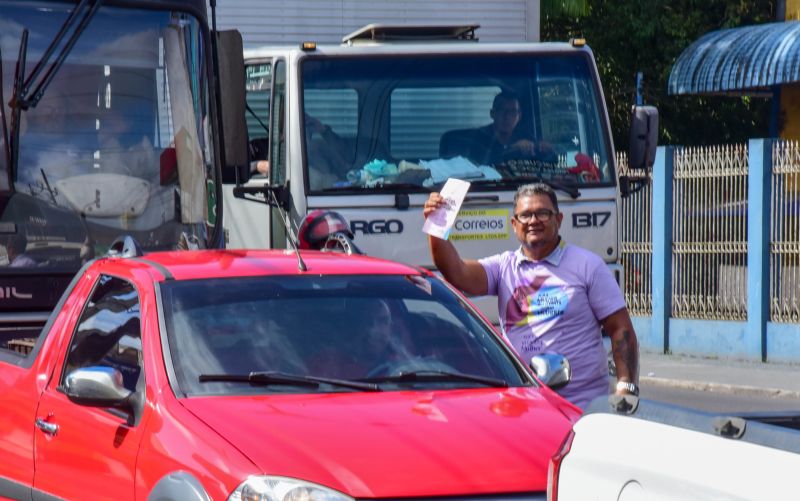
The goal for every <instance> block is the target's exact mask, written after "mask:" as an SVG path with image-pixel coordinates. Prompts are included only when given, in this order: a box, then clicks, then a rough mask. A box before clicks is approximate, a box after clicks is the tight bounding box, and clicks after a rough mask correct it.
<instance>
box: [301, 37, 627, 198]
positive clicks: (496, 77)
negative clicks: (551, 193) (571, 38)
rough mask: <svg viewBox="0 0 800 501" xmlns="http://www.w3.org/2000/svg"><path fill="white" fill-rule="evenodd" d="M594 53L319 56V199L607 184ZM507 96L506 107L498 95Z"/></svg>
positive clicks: (313, 89) (308, 64)
mask: <svg viewBox="0 0 800 501" xmlns="http://www.w3.org/2000/svg"><path fill="white" fill-rule="evenodd" d="M590 65H591V60H590V58H589V57H588V56H587V54H586V53H583V52H577V51H576V52H573V53H565V52H559V53H558V54H557V55H555V54H552V53H551V54H546V53H545V54H542V53H537V54H510V53H496V54H471V55H453V54H449V55H447V56H442V55H429V56H407V55H406V56H397V55H392V56H381V57H378V56H371V57H327V58H324V59H323V58H322V57H317V56H313V55H309V56H308V58H307V59H306V60H304V62H303V63H302V66H301V75H302V86H303V92H302V98H303V107H304V112H305V114H304V118H305V130H306V141H305V159H306V164H307V168H308V179H309V187H310V189H311V191H313V192H326V193H329V192H336V191H348V190H354V189H357V190H359V191H363V190H365V189H367V190H386V189H389V190H393V191H397V190H410V191H415V189H416V191H421V190H423V189H435V188H436V187H437V186H439V185H440V183H442V182H444V181H445V180H446V179H447V178H449V177H458V178H462V179H466V180H469V181H472V182H473V188H472V190H473V191H475V190H481V189H486V190H491V189H498V187H499V188H504V189H508V187H509V185H514V186H515V185H517V184H519V183H520V182H522V181H531V180H534V179H537V178H541V179H542V180H544V181H546V182H547V181H549V182H553V183H557V184H559V185H562V186H568V187H584V186H593V185H594V186H596V185H610V184H611V183H613V180H614V171H613V162H612V160H611V159H610V158H609V153H610V151H611V149H610V138H609V137H608V134H607V126H606V117H605V113H604V112H603V108H602V106H601V103H602V101H601V96H600V93H599V88H598V86H597V83H596V82H595V81H594V79H593V78H592V74H593V73H592V71H591V69H590ZM498 96H499V97H498Z"/></svg>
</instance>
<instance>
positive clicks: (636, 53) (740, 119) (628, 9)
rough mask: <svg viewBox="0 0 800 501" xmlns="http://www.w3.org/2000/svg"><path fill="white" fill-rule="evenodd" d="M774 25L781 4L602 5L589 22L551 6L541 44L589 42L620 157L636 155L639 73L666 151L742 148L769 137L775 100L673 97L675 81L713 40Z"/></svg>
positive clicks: (673, 0)
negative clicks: (714, 34)
mask: <svg viewBox="0 0 800 501" xmlns="http://www.w3.org/2000/svg"><path fill="white" fill-rule="evenodd" d="M774 20H775V2H774V0H769V1H768V0H702V1H700V0H613V1H607V0H606V1H602V0H601V1H592V2H589V5H588V14H587V15H585V16H575V15H569V14H564V13H562V12H561V11H558V10H557V9H550V10H547V9H545V8H544V6H543V8H542V25H541V33H542V35H541V38H542V41H563V40H568V39H570V38H573V37H582V38H585V39H586V41H587V44H588V45H589V46H590V47H591V48H592V51H593V52H594V55H595V59H596V60H597V65H598V68H599V70H600V78H601V80H602V83H603V90H604V92H605V98H606V102H607V104H608V109H609V114H610V117H611V124H612V128H613V133H614V143H615V146H616V148H617V150H621V151H624V150H626V149H627V147H628V140H629V138H628V133H629V125H630V124H629V122H630V107H631V105H632V104H633V102H634V97H635V74H636V72H637V71H642V72H643V73H644V84H645V85H644V97H645V104H650V105H654V106H657V107H658V110H659V118H660V120H659V122H660V123H659V126H660V127H659V128H660V131H659V134H660V137H659V144H676V145H678V144H680V145H702V144H722V143H737V142H745V141H747V139H749V138H751V137H766V136H767V135H768V133H769V119H770V109H771V99H770V98H769V97H764V96H761V97H756V96H739V97H734V96H693V95H681V96H672V95H669V94H667V82H668V81H669V74H670V71H671V70H672V65H673V64H674V63H675V61H676V60H677V58H678V56H679V55H680V54H681V52H683V50H684V49H685V48H686V47H688V46H689V45H690V44H691V43H692V42H694V41H695V40H697V39H698V38H700V37H701V36H702V35H704V34H705V33H708V32H710V31H715V30H719V29H723V28H732V27H737V26H746V25H752V24H759V23H765V22H772V21H774Z"/></svg>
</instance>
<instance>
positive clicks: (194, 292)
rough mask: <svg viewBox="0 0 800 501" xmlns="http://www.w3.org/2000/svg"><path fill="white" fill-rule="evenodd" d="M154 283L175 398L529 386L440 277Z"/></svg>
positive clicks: (505, 351) (510, 357) (492, 336)
mask: <svg viewBox="0 0 800 501" xmlns="http://www.w3.org/2000/svg"><path fill="white" fill-rule="evenodd" d="M160 288H161V297H162V308H163V315H164V319H165V324H166V334H167V339H168V342H169V353H170V356H171V359H172V365H173V367H174V369H175V376H176V378H177V386H178V387H179V388H180V391H181V392H183V394H185V395H241V394H254V393H255V394H263V393H308V392H341V391H365V390H372V391H381V390H383V391H391V390H404V389H405V390H407V389H414V388H426V389H448V388H475V387H487V386H521V385H528V384H532V383H531V382H530V381H529V378H527V377H526V376H525V375H524V374H523V369H522V368H521V365H520V364H519V362H518V361H516V359H515V358H514V356H513V355H512V354H511V352H510V351H509V349H508V348H507V347H506V346H505V344H503V343H502V341H500V340H499V338H498V337H497V335H496V334H495V333H494V332H493V331H492V330H490V328H488V327H487V326H486V324H484V323H483V322H482V321H481V320H479V319H478V317H476V316H475V315H474V314H473V313H472V312H471V311H470V310H469V309H468V307H467V306H466V304H465V303H464V302H463V300H461V299H460V298H459V297H458V296H457V295H456V294H454V293H453V292H452V291H451V290H450V289H448V288H447V287H446V286H445V285H444V284H443V283H442V282H441V281H440V280H438V279H433V278H424V277H420V276H397V275H383V276H361V275H358V276H352V275H348V276H330V275H329V276H319V275H317V276H270V277H246V278H245V277H240V278H220V279H207V280H191V281H169V282H164V283H162V284H161V285H160ZM326 379H330V380H334V382H335V383H337V384H328V383H327V382H326V381H325V380H326ZM347 382H350V383H352V382H358V383H362V384H356V385H352V384H350V385H347V384H341V383H347Z"/></svg>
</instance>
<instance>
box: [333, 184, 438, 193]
mask: <svg viewBox="0 0 800 501" xmlns="http://www.w3.org/2000/svg"><path fill="white" fill-rule="evenodd" d="M393 190H419V191H424V192H427V193H430V192H431V191H432V190H431V188H429V187H427V186H423V185H421V184H414V183H382V184H376V185H374V186H362V185H359V184H351V185H347V186H331V187H329V188H323V189H322V190H321V191H322V192H324V193H333V192H337V191H386V192H390V193H391V192H392V191H393Z"/></svg>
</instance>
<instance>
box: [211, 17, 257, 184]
mask: <svg viewBox="0 0 800 501" xmlns="http://www.w3.org/2000/svg"><path fill="white" fill-rule="evenodd" d="M216 37H217V61H218V65H217V67H218V68H219V74H218V75H217V77H218V78H219V91H220V101H221V107H222V109H221V112H222V145H223V148H224V151H225V158H223V159H222V169H223V178H228V177H238V179H239V180H240V181H246V180H247V177H248V175H249V172H250V166H249V161H248V158H247V122H246V120H245V84H244V76H245V75H244V55H243V50H244V46H243V43H242V34H241V33H239V31H237V30H226V31H218V32H216ZM237 169H238V170H239V172H238V174H239V176H235V174H234V176H230V174H231V172H233V173H235V172H236V170H237Z"/></svg>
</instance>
